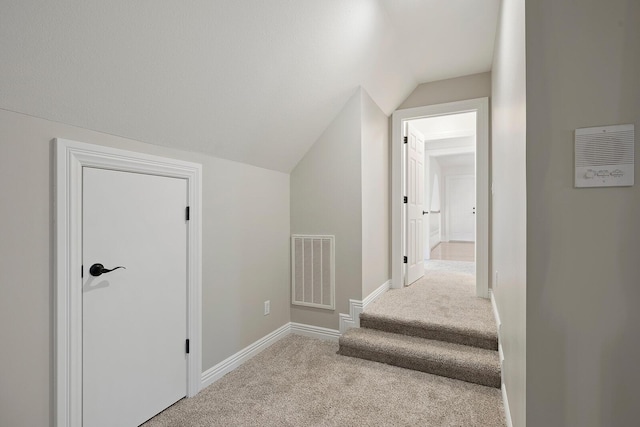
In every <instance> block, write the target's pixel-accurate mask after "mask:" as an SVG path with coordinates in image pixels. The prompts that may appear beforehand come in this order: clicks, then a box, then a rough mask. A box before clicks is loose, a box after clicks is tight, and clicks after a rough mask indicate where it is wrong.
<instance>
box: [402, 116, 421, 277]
mask: <svg viewBox="0 0 640 427" xmlns="http://www.w3.org/2000/svg"><path fill="white" fill-rule="evenodd" d="M407 133H408V136H407V168H406V170H407V181H406V182H407V239H406V242H407V248H406V254H407V283H406V284H407V285H409V284H411V283H413V282H415V281H416V280H418V279H419V278H421V277H422V276H424V220H423V213H422V212H423V210H424V137H423V136H422V134H421V133H420V132H418V131H417V130H416V129H414V128H413V127H412V126H411V124H409V126H408V129H407Z"/></svg>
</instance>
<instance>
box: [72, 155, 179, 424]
mask: <svg viewBox="0 0 640 427" xmlns="http://www.w3.org/2000/svg"><path fill="white" fill-rule="evenodd" d="M82 184H83V187H82V188H83V200H82V208H83V213H82V216H83V230H82V233H83V248H82V258H83V284H82V420H83V421H82V425H84V426H87V427H96V426H135V425H139V424H141V423H143V422H144V421H146V420H147V419H149V418H151V417H153V416H154V415H155V414H157V413H158V412H160V411H162V410H163V409H165V408H166V407H168V406H170V405H171V404H173V403H174V402H176V401H177V400H179V399H181V398H182V397H184V396H186V394H187V356H188V355H187V354H186V351H185V344H186V338H187V259H188V258H187V231H188V230H187V222H186V218H185V207H186V206H187V181H186V180H185V179H180V178H170V177H163V176H156V175H147V174H142V173H130V172H121V171H114V170H106V169H97V168H90V167H85V168H83V182H82ZM95 264H102V265H103V266H104V268H105V269H112V268H114V267H117V266H124V267H126V269H117V270H114V271H112V272H104V273H103V274H100V275H96V274H98V273H100V268H98V267H95ZM92 266H94V267H93V274H92V273H91V271H92Z"/></svg>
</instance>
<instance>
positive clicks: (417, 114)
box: [391, 97, 490, 298]
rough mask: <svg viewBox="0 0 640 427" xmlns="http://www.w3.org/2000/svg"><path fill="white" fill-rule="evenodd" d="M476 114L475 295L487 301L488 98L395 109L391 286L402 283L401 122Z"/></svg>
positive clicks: (392, 157) (393, 126)
mask: <svg viewBox="0 0 640 427" xmlns="http://www.w3.org/2000/svg"><path fill="white" fill-rule="evenodd" d="M466 112H476V208H477V209H476V295H477V296H479V297H483V298H489V188H490V187H489V186H490V183H489V175H490V172H489V98H486V97H485V98H476V99H469V100H465V101H456V102H448V103H445V104H435V105H427V106H424V107H415V108H407V109H403V110H397V111H395V112H394V113H393V115H392V119H391V144H392V147H391V287H392V288H395V289H399V288H402V287H403V286H404V284H405V279H406V278H405V272H404V270H405V269H404V263H403V257H404V255H405V254H404V253H403V233H404V230H405V224H404V222H405V219H404V215H403V205H404V203H403V196H404V194H403V189H402V177H403V176H404V174H405V170H404V169H405V165H404V162H403V148H404V147H403V146H404V144H403V131H404V123H405V122H406V121H407V120H411V119H420V118H425V117H434V116H442V115H447V114H454V113H466Z"/></svg>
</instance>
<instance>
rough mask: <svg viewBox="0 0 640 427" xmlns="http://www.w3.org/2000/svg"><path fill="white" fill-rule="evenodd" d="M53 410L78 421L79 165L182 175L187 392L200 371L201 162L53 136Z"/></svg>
mask: <svg viewBox="0 0 640 427" xmlns="http://www.w3.org/2000/svg"><path fill="white" fill-rule="evenodd" d="M54 144H55V146H54V147H55V175H54V176H55V183H54V189H55V190H54V191H55V196H54V215H55V227H54V230H55V247H54V248H55V250H54V257H55V261H54V269H55V271H54V278H55V285H54V286H55V287H54V301H55V302H54V305H55V307H54V322H55V325H54V345H55V352H54V384H55V385H54V387H55V388H54V410H55V418H54V419H55V425H56V426H57V427H75V426H78V427H80V426H81V425H82V278H81V268H82V168H83V167H95V168H102V169H110V170H117V171H124V172H135V173H143V174H149V175H159V176H166V177H172V178H182V179H186V180H187V194H188V203H189V212H190V218H189V223H188V227H187V228H188V237H187V239H188V246H187V337H188V338H189V347H190V348H189V350H190V351H189V355H188V357H187V373H186V375H187V378H186V381H187V397H191V396H194V395H196V394H197V393H198V392H199V391H200V387H201V374H202V353H201V349H202V343H201V331H202V325H201V323H202V315H201V310H202V309H201V307H202V305H201V299H202V298H201V295H202V243H201V227H202V221H201V217H202V215H201V214H202V166H201V165H199V164H196V163H190V162H184V161H180V160H174V159H168V158H163V157H158V156H153V155H149V154H143V153H136V152H130V151H125V150H119V149H115V148H109V147H103V146H99V145H93V144H86V143H82V142H76V141H69V140H65V139H59V138H58V139H55V141H54Z"/></svg>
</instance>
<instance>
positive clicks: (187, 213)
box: [185, 206, 189, 221]
mask: <svg viewBox="0 0 640 427" xmlns="http://www.w3.org/2000/svg"><path fill="white" fill-rule="evenodd" d="M185 217H186V218H187V221H189V206H187V209H185Z"/></svg>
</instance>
